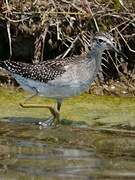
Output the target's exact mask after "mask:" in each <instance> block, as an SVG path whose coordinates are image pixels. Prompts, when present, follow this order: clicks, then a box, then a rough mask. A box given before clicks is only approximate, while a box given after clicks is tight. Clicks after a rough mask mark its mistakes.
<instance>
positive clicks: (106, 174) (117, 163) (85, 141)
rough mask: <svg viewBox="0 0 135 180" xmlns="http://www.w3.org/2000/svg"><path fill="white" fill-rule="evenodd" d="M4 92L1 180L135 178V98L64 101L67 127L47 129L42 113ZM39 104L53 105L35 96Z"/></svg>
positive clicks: (0, 100)
mask: <svg viewBox="0 0 135 180" xmlns="http://www.w3.org/2000/svg"><path fill="white" fill-rule="evenodd" d="M24 96H27V95H26V94H24V93H22V92H17V93H15V92H14V91H9V90H1V91H0V103H1V107H0V179H4V180H8V179H9V180H10V179H11V180H12V179H19V180H21V179H22V180H27V179H28V180H29V179H30V180H31V179H32V180H33V179H34V180H37V179H39V180H40V179H41V180H42V179H46V180H68V179H71V180H76V179H78V180H83V179H84V180H90V179H135V154H134V152H135V124H134V123H135V122H134V121H135V110H134V107H135V99H134V98H118V97H96V96H90V95H88V94H83V95H82V96H80V97H76V98H73V99H70V100H67V101H65V103H64V104H63V107H62V117H63V118H62V119H63V123H62V125H60V126H59V127H57V128H48V129H44V128H41V127H39V126H38V125H36V122H38V121H42V120H44V119H46V118H47V116H48V115H49V112H48V111H46V110H44V109H34V110H33V109H25V110H24V109H22V108H20V107H19V105H18V104H19V102H21V101H22V100H23V98H24ZM33 102H34V103H35V102H36V103H40V104H41V103H47V104H49V103H53V101H51V100H47V99H42V98H36V99H35V100H33Z"/></svg>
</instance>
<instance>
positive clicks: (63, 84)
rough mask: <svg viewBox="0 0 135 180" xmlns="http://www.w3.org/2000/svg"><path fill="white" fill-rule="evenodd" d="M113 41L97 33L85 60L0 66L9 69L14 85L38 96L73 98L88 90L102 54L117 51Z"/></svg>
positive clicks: (72, 59) (78, 58)
mask: <svg viewBox="0 0 135 180" xmlns="http://www.w3.org/2000/svg"><path fill="white" fill-rule="evenodd" d="M112 40H113V38H112V36H110V35H109V34H106V33H102V34H97V35H96V36H95V37H94V38H93V43H92V46H91V51H90V52H88V54H87V56H86V57H82V56H75V57H69V58H64V59H54V60H48V61H45V62H41V63H39V64H26V63H21V62H14V61H8V60H7V61H4V62H3V63H2V65H0V66H2V67H3V68H5V69H6V70H8V71H9V72H10V73H11V75H12V76H13V77H14V78H15V79H16V80H17V82H18V83H19V84H20V85H21V86H22V87H23V88H24V89H25V90H28V91H30V92H35V91H36V92H37V93H38V94H39V95H43V96H46V97H51V98H55V99H63V98H65V97H71V96H76V95H79V94H80V93H81V92H83V91H85V90H86V89H88V88H89V86H90V84H91V83H92V82H93V81H94V79H95V77H96V75H97V73H98V70H99V68H100V65H101V58H102V53H103V51H104V50H105V49H110V48H114V49H116V48H115V47H114V45H113V42H112Z"/></svg>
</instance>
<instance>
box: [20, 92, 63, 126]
mask: <svg viewBox="0 0 135 180" xmlns="http://www.w3.org/2000/svg"><path fill="white" fill-rule="evenodd" d="M36 95H37V94H34V95H32V96H30V97H28V98H26V99H25V101H24V102H23V103H20V106H21V107H23V108H47V109H49V110H50V112H51V114H52V117H51V118H49V119H48V120H46V121H45V122H39V124H40V125H42V126H44V127H47V126H51V125H54V126H56V125H57V124H60V108H61V104H62V100H57V106H56V108H53V107H52V106H48V105H39V104H27V103H26V102H27V101H29V100H30V99H32V98H33V97H34V96H36Z"/></svg>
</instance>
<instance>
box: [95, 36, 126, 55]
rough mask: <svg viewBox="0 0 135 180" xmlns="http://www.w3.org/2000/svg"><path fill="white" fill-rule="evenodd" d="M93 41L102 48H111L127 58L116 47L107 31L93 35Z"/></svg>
mask: <svg viewBox="0 0 135 180" xmlns="http://www.w3.org/2000/svg"><path fill="white" fill-rule="evenodd" d="M93 41H94V42H95V43H96V44H97V46H98V47H99V48H101V49H102V50H109V49H112V50H115V51H116V52H117V53H119V54H120V55H122V56H123V57H125V58H127V57H126V56H125V55H124V54H123V53H122V52H121V51H120V50H119V49H117V47H116V43H115V41H114V38H113V36H112V35H110V34H109V33H97V34H96V35H95V36H94V38H93Z"/></svg>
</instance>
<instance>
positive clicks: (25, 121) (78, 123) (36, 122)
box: [1, 117, 88, 128]
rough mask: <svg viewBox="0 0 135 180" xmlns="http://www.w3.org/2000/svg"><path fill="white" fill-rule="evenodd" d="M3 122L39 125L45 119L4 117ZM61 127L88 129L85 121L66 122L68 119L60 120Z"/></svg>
mask: <svg viewBox="0 0 135 180" xmlns="http://www.w3.org/2000/svg"><path fill="white" fill-rule="evenodd" d="M5 120H6V122H10V123H19V124H33V125H39V122H44V121H45V120H47V119H43V118H33V117H4V118H3V121H5ZM1 121H2V120H1ZM61 125H63V126H75V127H84V128H85V127H88V124H87V123H86V122H85V121H73V120H68V119H62V120H61Z"/></svg>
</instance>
